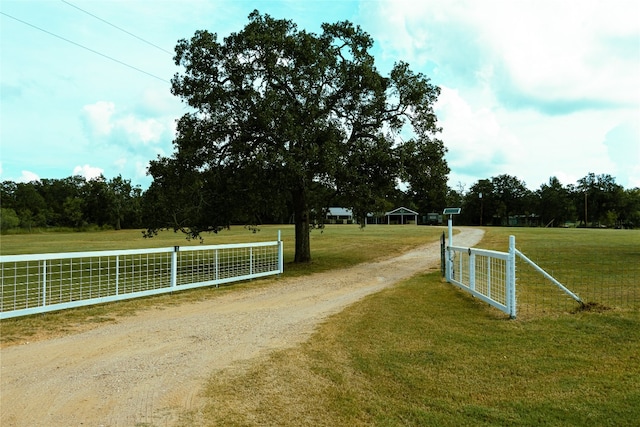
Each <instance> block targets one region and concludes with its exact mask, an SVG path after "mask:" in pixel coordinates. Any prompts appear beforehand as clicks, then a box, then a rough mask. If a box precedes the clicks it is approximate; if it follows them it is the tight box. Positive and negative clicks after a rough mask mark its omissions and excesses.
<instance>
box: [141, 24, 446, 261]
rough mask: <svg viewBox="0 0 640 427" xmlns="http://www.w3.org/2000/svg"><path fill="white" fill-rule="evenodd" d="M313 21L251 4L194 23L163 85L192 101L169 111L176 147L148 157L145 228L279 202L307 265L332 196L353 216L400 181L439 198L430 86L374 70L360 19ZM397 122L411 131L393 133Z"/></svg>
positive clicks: (222, 217) (257, 210)
mask: <svg viewBox="0 0 640 427" xmlns="http://www.w3.org/2000/svg"><path fill="white" fill-rule="evenodd" d="M322 30H323V32H322V33H321V34H313V33H308V32H306V31H303V30H299V29H298V28H297V27H296V25H295V24H294V23H293V22H291V21H288V20H277V19H273V18H271V17H270V16H268V15H261V14H260V13H258V12H257V11H254V12H253V13H252V14H251V15H250V16H249V23H248V24H247V25H246V26H245V28H244V29H243V30H242V31H239V32H237V33H232V34H231V35H229V36H228V37H226V38H225V39H224V40H222V41H218V38H217V35H216V34H213V33H210V32H208V31H197V32H196V33H195V35H194V36H193V37H192V38H191V39H190V40H181V41H180V42H178V45H177V46H176V56H175V61H176V64H177V65H180V66H182V67H184V73H183V74H181V75H176V76H175V77H174V79H173V82H172V83H173V86H172V93H173V94H174V95H176V96H179V97H181V98H182V99H183V100H184V101H185V102H186V103H187V104H188V105H189V106H190V107H192V108H193V110H192V111H191V112H189V113H187V114H185V115H184V116H183V117H182V118H181V119H180V120H179V122H178V127H177V130H178V134H177V137H176V139H175V141H174V144H175V153H174V154H173V155H172V156H171V157H168V158H166V157H165V158H161V157H159V158H158V159H157V160H155V161H153V162H152V164H151V167H150V173H151V175H152V176H153V178H154V182H153V184H152V185H151V188H150V189H149V192H148V195H149V197H148V199H147V201H146V202H147V203H148V208H147V209H146V211H147V212H148V215H147V217H146V224H147V227H148V234H149V235H152V234H153V233H154V232H155V231H157V230H158V229H161V228H173V229H174V230H182V231H185V232H186V233H188V234H189V235H191V236H193V237H196V236H198V235H199V234H200V233H201V232H203V231H214V232H215V231H218V230H220V229H221V228H224V227H228V226H229V224H231V223H232V222H247V223H252V224H257V223H260V222H261V221H263V220H264V219H265V218H283V217H285V216H287V214H288V213H289V212H290V213H291V214H292V215H291V216H292V217H293V220H294V222H295V224H296V255H295V260H296V262H308V261H310V259H311V253H310V246H309V231H310V227H311V226H313V224H314V221H315V220H316V219H317V218H318V217H320V218H319V219H320V220H321V218H322V212H324V209H325V208H326V207H328V206H330V205H331V204H332V203H335V202H336V201H338V200H339V201H341V206H343V207H345V208H351V209H352V210H353V212H354V214H355V216H356V217H358V218H360V219H362V218H364V216H365V215H366V214H367V213H369V212H375V211H380V210H384V209H386V208H387V203H388V201H387V200H388V198H389V196H390V195H392V194H393V193H394V191H395V187H396V185H397V182H398V180H399V179H405V181H406V182H408V183H409V185H411V188H412V189H413V191H414V192H415V193H416V194H420V195H423V194H425V195H426V194H429V197H433V199H434V200H435V199H436V198H438V197H439V198H441V199H442V198H443V197H444V196H443V195H444V194H445V192H446V175H447V173H448V172H449V169H448V167H447V165H446V162H445V160H444V152H445V149H444V146H443V144H442V142H441V141H439V140H437V139H435V138H434V135H435V134H436V133H437V132H438V131H439V129H438V128H437V127H436V117H435V114H434V112H433V108H432V106H433V103H434V102H435V100H436V98H437V96H438V94H439V89H438V88H437V87H435V86H433V85H431V84H430V83H429V79H427V78H426V77H425V76H423V75H422V74H416V73H413V72H412V71H411V70H410V69H409V67H408V65H407V64H405V63H398V64H396V65H395V66H394V68H393V70H392V71H391V73H390V75H389V76H388V77H384V76H382V75H381V74H380V73H379V72H378V70H377V69H376V68H375V66H374V59H373V57H372V56H371V55H370V53H369V49H370V48H371V46H372V45H373V40H372V39H371V38H370V36H369V35H368V34H366V33H365V32H363V31H362V30H361V29H360V28H359V27H357V26H354V25H353V24H351V23H349V22H339V23H336V24H324V25H323V26H322ZM407 129H408V130H409V131H410V132H412V133H413V135H415V139H410V140H409V141H406V142H404V141H402V139H400V138H399V134H400V132H401V131H405V130H407ZM425 173H426V174H425ZM423 174H424V175H423ZM418 175H420V176H418ZM424 186H429V188H424ZM432 194H433V196H432Z"/></svg>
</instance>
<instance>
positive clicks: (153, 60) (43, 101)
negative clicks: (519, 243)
mask: <svg viewBox="0 0 640 427" xmlns="http://www.w3.org/2000/svg"><path fill="white" fill-rule="evenodd" d="M254 9H257V10H259V11H260V12H261V13H266V14H269V15H271V16H272V17H274V18H278V19H289V20H292V21H293V22H295V23H296V24H297V26H298V28H299V29H304V30H306V31H310V32H315V33H320V32H321V27H320V26H321V24H322V23H323V22H328V23H334V22H338V21H344V20H348V21H351V22H352V23H354V24H356V25H359V26H360V27H361V28H362V29H363V30H364V31H365V32H367V33H369V34H370V35H371V37H372V38H373V40H374V42H375V43H374V46H373V48H372V50H371V53H372V54H373V55H374V57H375V60H376V66H377V68H378V69H379V70H380V71H381V72H382V73H383V74H386V73H388V72H389V70H390V69H391V67H392V66H393V64H394V63H395V62H398V61H404V62H407V63H408V64H409V65H410V68H411V69H412V70H413V71H414V72H420V73H423V74H425V75H426V76H427V77H429V78H430V79H431V82H432V83H433V84H435V85H437V86H439V87H440V89H441V93H440V97H439V99H438V101H437V103H436V105H435V112H436V115H437V117H438V121H439V126H440V127H442V132H441V133H440V134H439V135H438V137H439V138H440V139H442V140H443V142H444V144H445V147H446V148H447V150H448V151H447V154H446V159H447V162H448V164H449V167H450V168H451V173H450V174H449V186H450V187H451V188H454V189H456V190H463V191H466V190H469V188H470V187H471V186H472V185H473V184H474V183H476V182H477V181H478V180H480V179H490V178H491V177H495V176H498V175H502V174H508V175H512V176H515V177H517V178H518V179H520V180H521V181H523V182H525V184H526V186H527V187H528V188H529V189H531V190H536V189H538V188H540V185H542V184H546V183H548V182H549V179H550V178H551V177H557V178H558V179H559V180H560V182H561V183H562V184H564V185H568V184H575V183H576V181H577V180H578V179H580V178H583V177H585V176H586V175H587V174H589V173H595V174H609V175H611V176H613V177H614V178H615V180H616V183H618V184H620V185H622V186H623V187H625V188H635V187H640V1H637V0H628V1H626V0H606V1H603V0H597V1H590V0H562V1H558V0H534V1H528V0H482V1H478V0H467V1H465V0H460V1H453V0H452V1H449V0H437V1H435V0H419V1H418V0H409V1H404V0H359V1H357V0H352V1H350V0H335V1H333V0H324V1H320V0H318V1H314V0H301V1H294V0H280V1H269V0H263V1H258V0H253V1H249V0H230V1H226V0H208V1H207V0H181V1H173V0H171V1H169V0H126V1H125V0H83V1H81V0H68V1H67V0H47V1H35V0H33V1H32V0H19V1H15V0H2V2H1V3H0V144H1V145H0V181H5V180H10V181H15V182H29V181H33V180H38V179H44V178H53V179H61V178H66V177H69V176H73V175H82V176H84V177H85V178H87V179H91V178H95V177H97V176H100V175H101V174H102V175H103V176H105V177H106V178H107V179H112V178H114V177H116V176H118V175H121V176H122V177H123V178H125V179H129V180H131V182H132V183H133V184H134V185H140V186H141V187H142V188H143V189H146V188H148V186H149V185H150V184H151V182H152V178H151V177H150V176H149V175H147V166H148V164H149V161H151V160H154V159H156V158H157V156H158V155H160V156H170V155H171V154H172V153H173V144H172V141H173V138H174V136H175V121H176V120H177V119H178V118H179V117H180V116H182V115H183V114H185V113H186V112H187V111H188V110H187V108H186V106H185V104H184V103H183V102H182V101H181V99H179V98H177V97H174V96H173V95H171V92H170V87H171V84H170V80H171V78H172V77H173V75H174V74H175V73H179V72H181V69H180V68H179V67H178V66H176V65H175V64H174V62H173V50H174V47H175V45H176V42H177V41H178V40H180V39H189V38H190V37H192V36H193V34H194V33H195V31H197V30H209V31H211V32H214V33H217V34H218V37H219V40H221V39H222V38H223V37H225V36H226V35H228V34H230V33H231V32H237V31H240V30H242V29H243V28H244V26H245V25H246V24H247V23H248V19H247V17H248V15H249V14H250V13H251V11H253V10H254Z"/></svg>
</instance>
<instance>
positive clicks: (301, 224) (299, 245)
mask: <svg viewBox="0 0 640 427" xmlns="http://www.w3.org/2000/svg"><path fill="white" fill-rule="evenodd" d="M293 212H294V216H295V228H296V253H295V257H294V262H296V263H303V262H311V245H310V239H309V231H310V230H309V205H308V204H307V192H306V190H305V189H304V188H299V189H297V190H296V191H294V192H293Z"/></svg>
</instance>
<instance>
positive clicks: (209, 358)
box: [0, 228, 484, 427]
mask: <svg viewBox="0 0 640 427" xmlns="http://www.w3.org/2000/svg"><path fill="white" fill-rule="evenodd" d="M460 230H461V232H460V233H459V234H457V235H456V238H455V240H456V245H459V246H474V245H476V244H477V243H478V242H479V241H480V240H481V239H482V236H483V234H484V232H483V231H482V230H478V229H472V228H461V229H460ZM439 262H440V250H439V242H434V243H432V244H429V245H426V246H423V247H420V248H417V249H415V250H412V251H410V252H407V253H405V254H403V255H401V256H398V257H394V258H390V259H386V260H383V261H379V262H375V263H367V264H360V265H357V266H355V267H352V268H348V269H344V270H339V271H331V272H325V273H318V274H314V275H311V276H306V277H299V278H292V279H281V280H276V281H275V282H274V283H273V284H272V285H269V286H268V287H264V288H259V289H255V288H254V289H238V291H236V292H231V293H229V294H225V295H221V296H219V297H216V298H213V299H211V300H208V301H203V302H196V303H188V304H182V305H179V306H176V307H163V308H157V309H151V310H147V311H144V312H142V313H140V314H138V315H135V316H132V317H127V318H122V319H119V320H118V321H117V323H113V324H108V325H104V326H100V327H98V328H96V329H92V330H89V331H86V332H82V333H76V334H72V335H67V336H63V337H58V338H52V339H47V340H43V341H39V342H34V343H30V344H26V345H16V346H12V347H7V348H4V349H2V350H0V366H1V368H0V376H1V377H0V424H1V425H2V426H3V427H9V426H15V427H19V426H30V427H35V426H65V427H66V426H133V425H171V424H172V423H173V422H174V421H175V420H176V418H175V417H176V414H178V413H180V412H181V411H184V410H190V409H194V408H197V407H199V406H200V405H201V403H202V402H200V401H199V392H200V390H201V387H202V386H203V385H204V384H205V383H206V381H207V378H208V377H209V376H210V375H211V374H212V373H215V372H216V371H217V370H220V369H225V368H227V369H228V368H232V367H233V364H234V363H235V362H238V361H243V360H250V359H252V358H255V357H257V356H259V355H262V354H266V352H268V351H272V350H275V349H283V348H288V347H292V346H295V345H296V344H298V343H300V342H303V341H304V340H305V339H307V337H308V336H309V335H310V334H311V333H313V330H314V328H315V326H316V325H317V324H318V323H319V322H320V321H322V320H323V319H325V318H326V317H328V316H329V315H331V314H333V313H337V312H339V311H340V310H342V309H344V308H345V307H346V306H348V305H349V304H352V303H354V302H356V301H358V300H359V299H361V298H363V297H365V296H366V295H369V294H371V293H374V292H378V291H380V290H382V289H383V288H385V287H388V286H391V285H393V284H394V283H397V282H399V281H400V280H403V279H406V278H408V277H410V276H413V275H415V274H417V273H419V272H424V271H426V270H428V269H430V268H435V267H437V266H438V265H439Z"/></svg>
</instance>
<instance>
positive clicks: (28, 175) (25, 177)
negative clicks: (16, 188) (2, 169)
mask: <svg viewBox="0 0 640 427" xmlns="http://www.w3.org/2000/svg"><path fill="white" fill-rule="evenodd" d="M34 181H40V177H39V176H38V174H36V173H34V172H31V171H25V170H23V171H22V174H21V175H20V177H18V179H16V182H34Z"/></svg>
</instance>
